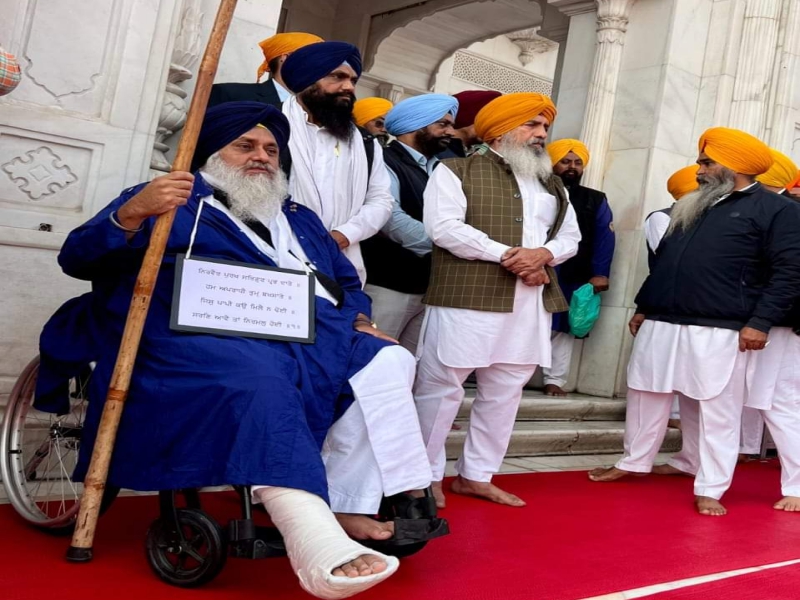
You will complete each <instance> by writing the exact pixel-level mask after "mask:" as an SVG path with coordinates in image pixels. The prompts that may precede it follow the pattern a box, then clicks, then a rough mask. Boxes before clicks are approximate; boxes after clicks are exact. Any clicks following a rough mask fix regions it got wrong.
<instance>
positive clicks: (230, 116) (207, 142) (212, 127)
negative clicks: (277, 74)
mask: <svg viewBox="0 0 800 600" xmlns="http://www.w3.org/2000/svg"><path fill="white" fill-rule="evenodd" d="M256 125H263V126H264V127H266V128H267V129H269V131H270V133H272V135H273V136H275V141H276V142H277V143H278V148H279V149H281V150H283V149H284V148H286V144H288V143H289V121H288V120H287V119H286V117H285V116H283V113H282V112H281V111H280V110H278V109H277V108H275V107H274V106H271V105H269V104H264V103H263V102H250V101H248V102H223V103H222V104H217V105H216V106H213V107H211V108H209V109H208V110H207V111H206V116H205V119H203V126H202V127H201V128H200V136H199V137H198V138H197V147H196V148H195V151H194V157H193V158H192V171H196V170H197V169H199V168H200V167H202V166H203V165H204V164H206V161H207V160H208V158H209V157H210V156H211V155H212V154H214V153H215V152H217V151H218V150H222V148H224V147H225V146H227V145H228V144H230V143H231V142H232V141H233V140H235V139H236V138H238V137H239V136H241V135H244V134H245V133H247V132H248V131H250V130H251V129H252V128H253V127H255V126H256Z"/></svg>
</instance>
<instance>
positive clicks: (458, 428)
mask: <svg viewBox="0 0 800 600" xmlns="http://www.w3.org/2000/svg"><path fill="white" fill-rule="evenodd" d="M450 431H461V425H459V424H458V423H453V424H452V425H450Z"/></svg>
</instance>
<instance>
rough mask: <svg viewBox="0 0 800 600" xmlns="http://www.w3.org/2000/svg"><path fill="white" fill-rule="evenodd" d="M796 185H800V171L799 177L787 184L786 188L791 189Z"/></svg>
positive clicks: (799, 172)
mask: <svg viewBox="0 0 800 600" xmlns="http://www.w3.org/2000/svg"><path fill="white" fill-rule="evenodd" d="M796 187H800V171H798V172H797V177H795V178H794V181H793V182H792V183H790V184H789V185H787V186H786V189H787V190H791V189H794V188H796Z"/></svg>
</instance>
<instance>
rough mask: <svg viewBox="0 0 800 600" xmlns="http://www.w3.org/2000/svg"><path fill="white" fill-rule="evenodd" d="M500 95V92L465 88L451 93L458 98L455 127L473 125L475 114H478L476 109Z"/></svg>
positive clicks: (461, 127)
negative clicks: (462, 90)
mask: <svg viewBox="0 0 800 600" xmlns="http://www.w3.org/2000/svg"><path fill="white" fill-rule="evenodd" d="M502 95H503V94H501V93H500V92H494V91H491V90H467V91H466V92H459V93H458V94H453V97H454V98H455V99H456V100H458V115H457V116H456V124H455V128H456V129H463V128H464V127H469V126H470V125H474V124H475V115H477V114H478V111H479V110H480V109H482V108H483V107H484V106H486V105H487V104H489V102H491V101H492V100H494V99H495V98H499V97H500V96H502Z"/></svg>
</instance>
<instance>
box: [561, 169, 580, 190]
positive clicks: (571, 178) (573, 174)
mask: <svg viewBox="0 0 800 600" xmlns="http://www.w3.org/2000/svg"><path fill="white" fill-rule="evenodd" d="M559 177H561V181H563V182H564V185H565V186H567V187H574V186H576V185H580V184H581V179H583V173H581V174H580V175H578V172H577V171H572V170H567V171H564V172H563V173H561V175H559Z"/></svg>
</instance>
